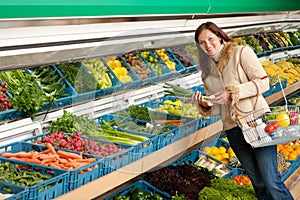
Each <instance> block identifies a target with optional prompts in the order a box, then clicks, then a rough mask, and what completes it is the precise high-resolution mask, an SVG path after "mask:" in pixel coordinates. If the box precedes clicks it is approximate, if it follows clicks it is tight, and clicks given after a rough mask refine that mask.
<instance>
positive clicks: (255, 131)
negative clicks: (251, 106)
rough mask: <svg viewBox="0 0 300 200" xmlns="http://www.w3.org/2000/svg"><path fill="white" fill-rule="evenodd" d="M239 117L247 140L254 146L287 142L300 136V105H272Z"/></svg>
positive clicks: (239, 122)
mask: <svg viewBox="0 0 300 200" xmlns="http://www.w3.org/2000/svg"><path fill="white" fill-rule="evenodd" d="M270 110H271V111H270V112H265V109H261V110H258V111H255V112H253V113H251V114H249V115H246V116H243V117H240V118H239V119H237V122H238V125H239V127H240V128H241V129H242V130H243V135H244V138H245V140H246V141H247V142H248V143H249V144H251V146H252V147H254V148H257V147H263V146H270V145H275V144H285V143H288V142H290V141H293V140H296V139H299V138H300V124H299V122H300V121H299V106H296V105H295V106H294V105H293V106H290V105H286V106H277V107H271V108H270Z"/></svg>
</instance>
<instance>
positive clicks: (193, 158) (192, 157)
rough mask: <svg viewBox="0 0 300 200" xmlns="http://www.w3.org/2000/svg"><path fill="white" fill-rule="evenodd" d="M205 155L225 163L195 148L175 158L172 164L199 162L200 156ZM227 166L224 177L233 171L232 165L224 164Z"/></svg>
mask: <svg viewBox="0 0 300 200" xmlns="http://www.w3.org/2000/svg"><path fill="white" fill-rule="evenodd" d="M201 155H203V156H205V157H206V158H208V159H210V160H212V161H214V162H216V163H218V164H224V163H222V162H221V161H219V160H217V159H215V158H213V157H211V156H209V155H207V154H205V153H203V152H201V151H199V150H193V151H191V152H189V153H187V154H185V155H183V156H182V157H180V158H178V159H177V160H175V161H174V162H172V163H171V164H170V165H171V166H177V165H183V164H194V163H195V162H197V161H198V160H199V157H200V156H201ZM224 166H225V168H226V169H227V171H228V173H227V174H225V175H224V177H225V176H226V175H227V176H228V174H230V173H231V171H232V170H233V168H232V167H230V166H228V165H224Z"/></svg>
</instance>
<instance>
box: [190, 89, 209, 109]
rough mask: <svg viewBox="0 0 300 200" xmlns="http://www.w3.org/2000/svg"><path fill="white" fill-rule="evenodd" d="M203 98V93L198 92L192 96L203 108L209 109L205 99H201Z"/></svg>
mask: <svg viewBox="0 0 300 200" xmlns="http://www.w3.org/2000/svg"><path fill="white" fill-rule="evenodd" d="M201 96H202V95H201V92H199V91H197V92H195V93H194V94H193V95H192V99H193V100H195V101H197V102H198V103H199V104H200V105H201V106H203V107H205V108H208V105H207V103H206V102H204V101H202V100H203V99H202V98H201Z"/></svg>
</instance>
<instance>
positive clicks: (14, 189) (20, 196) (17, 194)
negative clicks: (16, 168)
mask: <svg viewBox="0 0 300 200" xmlns="http://www.w3.org/2000/svg"><path fill="white" fill-rule="evenodd" d="M8 190H9V191H8ZM0 192H1V193H2V194H13V196H11V197H8V198H6V199H5V200H27V199H28V190H26V189H25V188H24V187H23V186H19V185H15V184H12V183H9V182H3V181H0Z"/></svg>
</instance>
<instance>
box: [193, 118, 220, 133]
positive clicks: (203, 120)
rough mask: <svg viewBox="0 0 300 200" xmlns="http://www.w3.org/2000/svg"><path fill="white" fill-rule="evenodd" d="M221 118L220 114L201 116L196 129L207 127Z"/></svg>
mask: <svg viewBox="0 0 300 200" xmlns="http://www.w3.org/2000/svg"><path fill="white" fill-rule="evenodd" d="M219 120H221V116H209V117H201V118H200V119H199V126H198V130H200V129H202V128H204V127H207V126H209V125H211V124H213V123H215V122H217V121H219Z"/></svg>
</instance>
